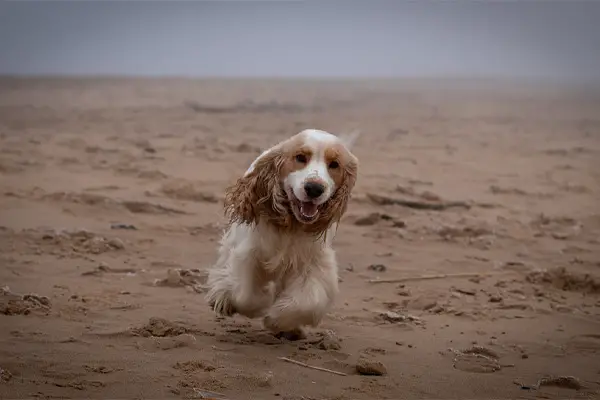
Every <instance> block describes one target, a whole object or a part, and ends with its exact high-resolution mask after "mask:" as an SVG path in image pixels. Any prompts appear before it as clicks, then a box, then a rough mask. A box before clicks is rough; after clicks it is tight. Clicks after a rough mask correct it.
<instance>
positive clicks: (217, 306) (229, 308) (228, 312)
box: [208, 291, 236, 317]
mask: <svg viewBox="0 0 600 400" xmlns="http://www.w3.org/2000/svg"><path fill="white" fill-rule="evenodd" d="M208 305H209V306H210V308H212V309H213V311H214V312H215V313H216V314H218V315H220V316H223V317H231V316H232V315H234V314H235V313H236V310H235V307H234V305H233V302H232V301H231V296H230V295H229V292H225V291H222V292H219V293H216V294H215V295H214V296H211V299H210V300H209V301H208Z"/></svg>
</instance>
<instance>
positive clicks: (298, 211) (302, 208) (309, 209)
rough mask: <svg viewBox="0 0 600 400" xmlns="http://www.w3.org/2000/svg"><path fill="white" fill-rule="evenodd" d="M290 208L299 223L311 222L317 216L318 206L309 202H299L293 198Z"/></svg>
mask: <svg viewBox="0 0 600 400" xmlns="http://www.w3.org/2000/svg"><path fill="white" fill-rule="evenodd" d="M292 208H293V211H294V214H295V215H296V218H298V219H299V220H300V221H301V222H313V221H314V220H316V219H317V217H318V215H319V206H318V205H317V204H315V203H313V202H311V201H300V200H298V199H297V198H296V196H294V199H293V201H292Z"/></svg>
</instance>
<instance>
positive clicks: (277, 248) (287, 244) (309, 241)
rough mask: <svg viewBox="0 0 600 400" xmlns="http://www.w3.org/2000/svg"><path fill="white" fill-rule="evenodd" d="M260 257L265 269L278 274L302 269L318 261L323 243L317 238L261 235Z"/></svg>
mask: <svg viewBox="0 0 600 400" xmlns="http://www.w3.org/2000/svg"><path fill="white" fill-rule="evenodd" d="M259 249H260V251H259V254H258V255H259V258H260V262H261V264H263V266H264V268H265V270H267V271H268V272H271V273H274V274H276V275H278V274H279V273H285V272H286V271H291V270H293V271H300V270H303V269H305V268H308V267H310V266H311V265H314V264H315V263H317V262H318V260H319V258H320V257H321V254H322V252H323V243H322V242H321V241H319V240H315V238H303V237H287V236H280V237H268V238H267V237H261V238H260V244H259Z"/></svg>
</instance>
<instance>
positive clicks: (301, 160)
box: [296, 154, 306, 164]
mask: <svg viewBox="0 0 600 400" xmlns="http://www.w3.org/2000/svg"><path fill="white" fill-rule="evenodd" d="M296 161H298V162H299V163H302V164H306V156H305V155H304V154H298V155H297V156H296Z"/></svg>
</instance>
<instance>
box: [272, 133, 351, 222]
mask: <svg viewBox="0 0 600 400" xmlns="http://www.w3.org/2000/svg"><path fill="white" fill-rule="evenodd" d="M285 157H286V162H285V164H284V168H283V169H282V180H283V188H284V190H285V193H286V195H287V198H288V200H289V202H290V208H291V210H292V212H293V214H294V216H295V218H296V219H297V220H298V221H299V222H301V223H303V224H312V223H314V222H315V221H317V220H318V219H319V216H320V214H321V213H323V212H327V211H329V212H331V211H333V210H328V207H327V205H328V204H327V203H328V202H329V201H330V200H331V198H332V197H333V195H334V193H336V191H337V190H338V189H340V188H343V187H344V185H352V186H353V185H354V182H350V180H352V179H354V177H355V176H356V172H357V171H356V169H357V161H356V157H354V155H352V153H350V151H349V150H348V149H347V148H346V146H345V145H344V144H343V143H342V142H341V141H340V139H339V138H338V137H336V136H334V135H331V134H329V133H327V132H323V131H317V130H308V131H303V132H301V133H300V134H298V135H297V136H296V137H294V138H293V140H292V141H291V142H290V143H289V144H288V146H287V151H286V153H285ZM342 190H343V189H342ZM349 194H350V193H349V192H347V193H346V192H344V194H343V195H344V196H347V195H349ZM336 211H337V212H339V211H341V210H336Z"/></svg>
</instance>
